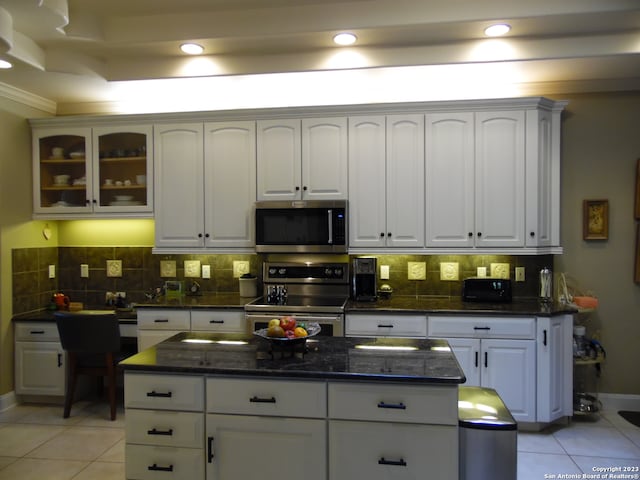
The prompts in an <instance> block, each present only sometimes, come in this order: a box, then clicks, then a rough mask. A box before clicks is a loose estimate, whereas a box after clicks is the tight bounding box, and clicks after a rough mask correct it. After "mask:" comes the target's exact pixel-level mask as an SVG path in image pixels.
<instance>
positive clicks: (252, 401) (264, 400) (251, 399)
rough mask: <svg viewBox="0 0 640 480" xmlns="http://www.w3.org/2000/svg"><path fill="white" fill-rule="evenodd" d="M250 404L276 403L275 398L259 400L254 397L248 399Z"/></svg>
mask: <svg viewBox="0 0 640 480" xmlns="http://www.w3.org/2000/svg"><path fill="white" fill-rule="evenodd" d="M249 401H250V402H251V403H276V397H270V398H260V397H256V396H255V395H254V396H253V397H251V398H250V399H249Z"/></svg>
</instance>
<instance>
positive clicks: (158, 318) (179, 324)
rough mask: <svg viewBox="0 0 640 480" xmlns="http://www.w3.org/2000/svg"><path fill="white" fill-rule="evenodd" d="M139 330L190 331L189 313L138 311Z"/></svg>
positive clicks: (181, 310) (181, 311) (178, 311)
mask: <svg viewBox="0 0 640 480" xmlns="http://www.w3.org/2000/svg"><path fill="white" fill-rule="evenodd" d="M137 314H138V329H139V330H151V329H155V330H180V331H188V330H190V329H191V312H190V311H189V310H186V309H170V308H162V309H150V310H147V309H145V308H141V309H138V312H137Z"/></svg>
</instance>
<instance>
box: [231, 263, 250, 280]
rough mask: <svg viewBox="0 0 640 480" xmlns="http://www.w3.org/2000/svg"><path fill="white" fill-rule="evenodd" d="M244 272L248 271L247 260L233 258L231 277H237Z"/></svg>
mask: <svg viewBox="0 0 640 480" xmlns="http://www.w3.org/2000/svg"><path fill="white" fill-rule="evenodd" d="M245 273H249V261H248V260H234V261H233V278H239V277H241V276H242V275H244V274H245Z"/></svg>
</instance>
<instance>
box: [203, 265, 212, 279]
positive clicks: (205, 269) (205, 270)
mask: <svg viewBox="0 0 640 480" xmlns="http://www.w3.org/2000/svg"><path fill="white" fill-rule="evenodd" d="M202 278H211V265H202Z"/></svg>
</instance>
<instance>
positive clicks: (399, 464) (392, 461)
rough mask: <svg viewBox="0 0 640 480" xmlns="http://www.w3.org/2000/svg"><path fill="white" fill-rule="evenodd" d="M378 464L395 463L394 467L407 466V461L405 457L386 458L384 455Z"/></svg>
mask: <svg viewBox="0 0 640 480" xmlns="http://www.w3.org/2000/svg"><path fill="white" fill-rule="evenodd" d="M378 465H393V466H394V467H406V466H407V462H405V461H404V459H402V458H401V459H400V460H385V459H384V457H382V458H381V459H380V460H378Z"/></svg>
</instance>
